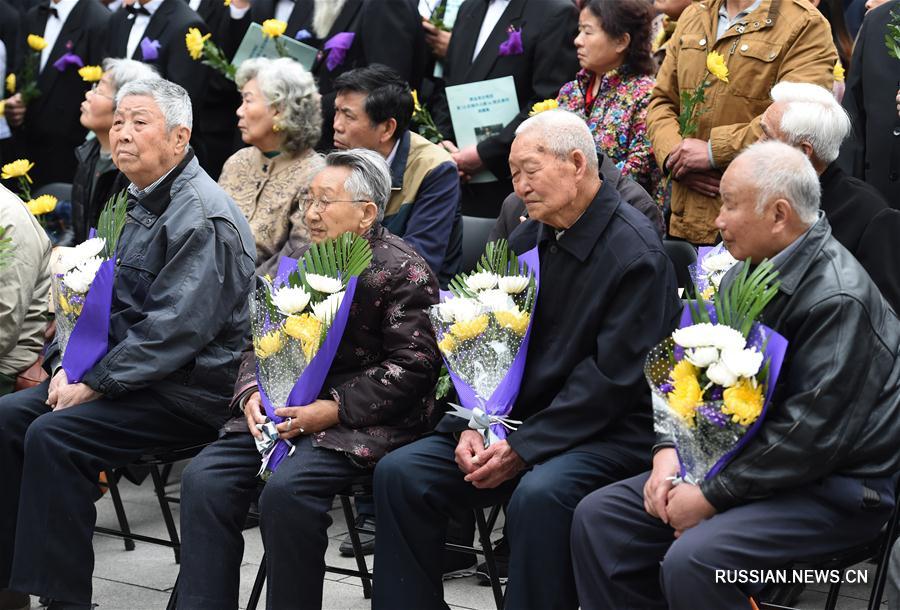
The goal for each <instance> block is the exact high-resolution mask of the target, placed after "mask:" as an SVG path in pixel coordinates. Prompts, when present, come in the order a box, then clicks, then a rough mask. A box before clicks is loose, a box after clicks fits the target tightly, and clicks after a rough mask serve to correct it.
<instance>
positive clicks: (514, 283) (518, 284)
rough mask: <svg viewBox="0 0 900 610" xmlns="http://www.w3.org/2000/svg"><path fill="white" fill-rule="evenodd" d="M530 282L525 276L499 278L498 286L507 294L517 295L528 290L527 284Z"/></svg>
mask: <svg viewBox="0 0 900 610" xmlns="http://www.w3.org/2000/svg"><path fill="white" fill-rule="evenodd" d="M530 281H531V278H529V277H528V276H526V275H511V276H507V277H501V278H500V281H499V282H498V283H499V285H500V290H502V291H503V292H505V293H507V294H519V293H520V292H522V291H523V290H525V289H526V288H528V283H529V282H530Z"/></svg>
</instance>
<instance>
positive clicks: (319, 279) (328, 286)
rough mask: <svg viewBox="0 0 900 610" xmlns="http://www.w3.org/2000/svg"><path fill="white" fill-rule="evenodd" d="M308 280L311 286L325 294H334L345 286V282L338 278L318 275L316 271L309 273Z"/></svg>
mask: <svg viewBox="0 0 900 610" xmlns="http://www.w3.org/2000/svg"><path fill="white" fill-rule="evenodd" d="M306 281H307V283H308V284H309V287H310V288H312V289H313V290H315V291H316V292H323V293H325V294H334V293H336V292H338V291H339V290H341V289H342V288H343V287H344V284H343V282H341V280H339V279H337V278H334V277H328V276H327V275H316V274H315V273H307V274H306Z"/></svg>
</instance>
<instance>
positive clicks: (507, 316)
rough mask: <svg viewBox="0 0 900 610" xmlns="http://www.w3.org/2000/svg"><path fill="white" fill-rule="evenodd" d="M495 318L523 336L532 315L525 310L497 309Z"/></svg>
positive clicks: (505, 326)
mask: <svg viewBox="0 0 900 610" xmlns="http://www.w3.org/2000/svg"><path fill="white" fill-rule="evenodd" d="M494 318H495V319H496V320H497V324H499V325H500V326H502V327H503V328H508V329H510V330H511V331H513V332H514V333H516V334H517V335H519V336H520V337H521V336H524V335H525V331H526V330H528V321H529V320H530V319H531V316H529V315H528V314H527V313H526V312H524V311H495V312H494Z"/></svg>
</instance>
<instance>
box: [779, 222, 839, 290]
mask: <svg viewBox="0 0 900 610" xmlns="http://www.w3.org/2000/svg"><path fill="white" fill-rule="evenodd" d="M829 237H831V225H830V224H828V220H827V219H826V218H825V215H824V214H823V213H821V212H820V213H819V220H817V221H816V223H815V224H814V225H813V226H812V227H810V228H809V230H808V231H807V232H806V233H805V234H803V235H802V236H801V237H800V238H799V239H800V242H799V243H798V244H796V247H794V248H793V249H792V250H791V252H789V253H788V254H787V256H786V257H784V258H783V259H782V260H779V261H777V262H776V265H775V268H776V269H777V270H778V280H779V281H780V282H781V286H780V287H779V291H780V292H783V293H784V294H787V295H792V294H794V292H795V291H796V290H797V286H798V285H799V284H800V282H801V281H802V280H803V278H804V277H805V276H806V272H807V270H808V269H809V267H810V265H812V264H813V262H814V261H815V260H816V257H817V256H818V255H819V252H820V251H821V250H822V248H824V247H825V243H826V242H827V241H828V238H829Z"/></svg>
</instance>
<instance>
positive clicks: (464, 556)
mask: <svg viewBox="0 0 900 610" xmlns="http://www.w3.org/2000/svg"><path fill="white" fill-rule="evenodd" d="M477 564H478V561H477V560H476V559H475V556H474V555H470V554H468V553H460V552H459V551H444V574H443V576H442V578H443V579H444V580H453V579H454V578H466V577H467V576H472V575H474V574H475V568H476V565H477Z"/></svg>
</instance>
